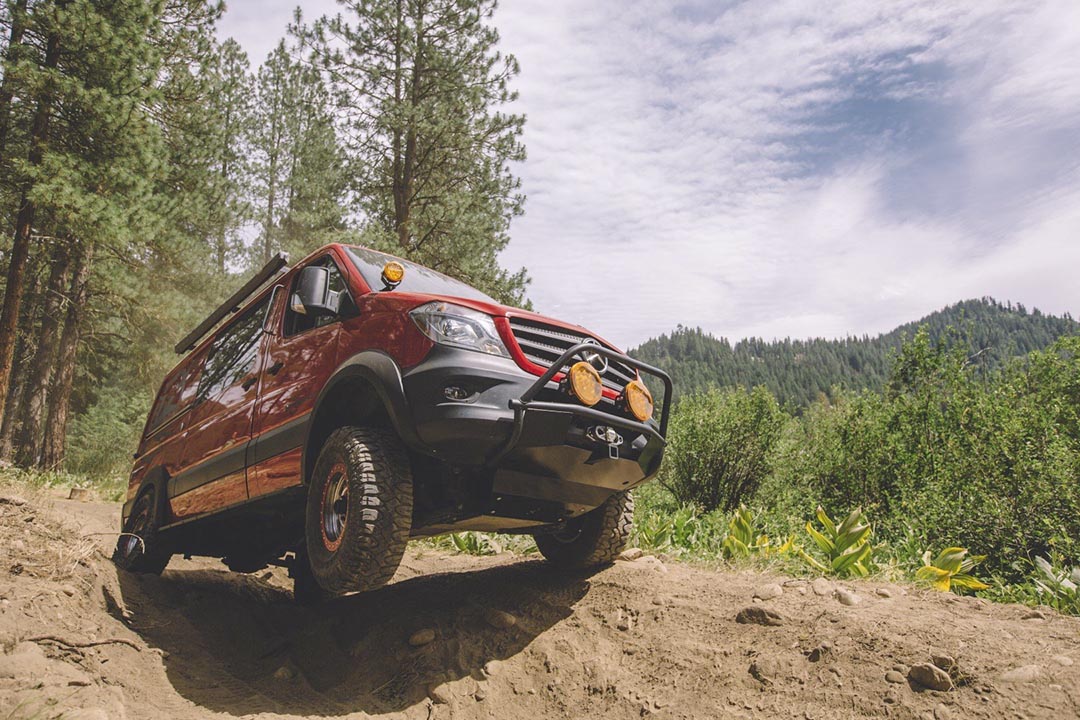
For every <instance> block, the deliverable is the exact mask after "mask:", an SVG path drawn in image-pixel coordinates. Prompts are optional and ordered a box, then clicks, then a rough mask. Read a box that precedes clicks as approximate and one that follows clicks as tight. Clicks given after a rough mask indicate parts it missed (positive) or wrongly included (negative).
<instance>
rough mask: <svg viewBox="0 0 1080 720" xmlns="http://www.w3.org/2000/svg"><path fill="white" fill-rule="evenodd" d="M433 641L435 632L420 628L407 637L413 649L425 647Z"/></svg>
mask: <svg viewBox="0 0 1080 720" xmlns="http://www.w3.org/2000/svg"><path fill="white" fill-rule="evenodd" d="M434 639H435V631H434V630H432V629H431V628H422V629H420V630H417V631H416V632H414V633H413V634H412V635H410V636H409V644H410V645H412V646H413V647H421V646H422V645H427V644H428V643H429V642H431V641H432V640H434Z"/></svg>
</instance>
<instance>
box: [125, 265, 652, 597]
mask: <svg viewBox="0 0 1080 720" xmlns="http://www.w3.org/2000/svg"><path fill="white" fill-rule="evenodd" d="M285 264H286V261H285V259H284V258H283V257H278V258H275V260H274V261H272V262H271V263H270V264H269V265H267V267H266V268H264V269H263V270H262V271H261V272H260V273H259V274H258V275H257V276H256V277H254V278H252V280H251V282H249V283H248V284H247V285H245V286H244V287H243V288H241V289H240V290H239V291H238V292H237V293H236V294H235V295H233V297H231V298H230V299H229V300H228V301H226V303H225V304H224V305H222V306H221V307H220V308H218V310H217V311H215V312H214V313H213V314H212V315H210V317H208V318H207V319H206V320H205V321H204V322H203V323H202V324H201V325H200V326H199V327H198V328H196V329H195V331H193V332H192V333H191V334H189V335H188V336H187V337H186V338H184V340H183V341H181V342H180V344H178V345H177V347H176V350H177V352H178V353H181V354H183V355H184V358H183V359H182V360H181V361H180V363H179V364H178V365H177V366H176V367H175V368H174V369H173V370H172V372H170V373H169V374H168V376H167V377H166V378H165V381H164V382H163V383H162V386H161V390H160V391H159V392H158V395H157V398H156V400H155V401H154V404H153V407H152V408H151V410H150V414H149V417H148V418H147V421H146V427H145V430H144V431H143V435H142V440H141V441H140V443H139V448H138V452H137V453H136V455H135V458H136V459H135V465H134V468H133V469H132V472H131V480H130V484H129V487H128V492H127V501H126V502H125V503H124V506H123V511H122V517H121V526H122V530H123V532H122V534H121V536H120V539H119V541H118V543H117V548H116V552H115V555H114V557H115V560H116V561H117V563H119V564H120V565H121V566H122V567H124V568H126V569H129V570H132V571H135V572H153V573H160V572H161V571H162V570H163V569H164V568H165V565H166V564H167V563H168V561H169V558H170V557H171V556H172V555H173V554H176V553H182V554H184V555H206V556H211V557H221V558H222V559H223V560H224V562H225V564H226V565H227V566H228V567H229V568H231V569H233V570H236V571H240V572H253V571H255V570H258V569H261V568H264V567H266V566H267V565H268V564H284V565H286V566H287V567H289V571H290V575H291V576H292V577H293V578H294V582H295V588H296V594H297V597H298V599H304V598H308V599H311V598H317V597H320V596H324V595H334V594H340V593H344V592H350V591H356V590H368V589H372V588H376V587H378V586H380V585H382V584H384V583H385V582H387V581H388V580H389V579H390V577H391V576H392V575H393V574H394V571H395V570H396V569H397V566H398V563H399V562H400V560H401V557H402V554H403V552H404V550H405V545H406V543H407V542H408V540H409V538H410V537H422V536H431V535H438V534H442V533H450V532H458V531H462V530H483V531H489V532H504V533H529V534H532V535H534V536H535V538H536V544H537V547H538V548H539V549H540V551H541V553H542V554H543V555H544V556H545V557H546V558H547V559H548V560H550V561H552V562H555V563H559V564H562V565H566V566H575V567H582V566H589V565H595V564H601V563H605V562H609V561H611V560H612V559H614V557H615V555H616V554H617V553H618V552H619V551H620V550H621V549H622V548H623V547H624V545H625V542H626V539H627V536H628V533H629V531H630V525H631V520H632V514H633V512H632V511H633V502H632V499H631V497H630V490H631V489H633V488H634V487H636V486H638V485H640V484H641V483H643V482H645V481H647V480H649V479H651V478H652V477H654V476H655V474H656V472H657V470H658V469H659V467H660V461H661V458H662V457H663V452H664V444H665V443H664V436H665V432H666V427H667V420H668V415H669V410H670V398H671V394H672V393H671V389H672V388H671V380H670V378H669V377H668V376H667V375H666V374H664V373H663V372H662V371H660V370H658V369H656V368H653V367H650V366H648V365H646V364H644V363H642V362H639V361H637V360H634V359H632V358H630V357H628V356H627V355H625V354H623V353H621V352H619V351H618V350H617V349H616V348H614V347H613V346H612V345H610V344H609V343H607V342H604V341H603V340H601V339H600V338H598V337H597V336H595V335H593V334H592V333H590V332H588V331H587V330H584V329H583V328H580V327H577V326H575V325H570V324H567V323H564V322H560V321H558V320H553V319H551V318H547V317H543V316H541V315H537V314H535V313H531V312H527V311H524V310H518V309H515V308H510V307H505V306H503V305H500V304H498V303H497V302H495V301H494V300H492V299H491V298H490V297H487V296H486V295H484V294H483V293H481V292H480V291H478V290H476V289H475V288H472V287H470V286H468V285H466V284H464V283H461V282H458V281H456V280H453V279H451V278H449V277H447V276H445V275H442V274H440V273H437V272H435V271H433V270H430V269H428V268H425V267H422V266H420V265H416V264H414V263H410V262H408V261H405V260H401V259H399V258H395V257H392V256H389V255H385V254H383V253H379V252H376V251H373V250H370V249H367V248H363V247H354V246H346V245H329V246H327V247H325V248H322V249H321V250H319V251H317V252H315V253H313V254H312V255H311V256H309V257H308V258H306V259H304V260H303V261H302V262H300V263H298V264H297V265H296V266H295V267H292V268H287V267H285ZM642 373H644V374H646V375H650V376H652V377H654V378H656V380H657V381H658V384H657V387H658V388H659V387H663V403H662V410H661V412H660V414H659V416H658V417H654V402H653V397H652V395H651V393H650V390H649V388H648V387H647V386H646V385H645V383H644V382H643V381H642Z"/></svg>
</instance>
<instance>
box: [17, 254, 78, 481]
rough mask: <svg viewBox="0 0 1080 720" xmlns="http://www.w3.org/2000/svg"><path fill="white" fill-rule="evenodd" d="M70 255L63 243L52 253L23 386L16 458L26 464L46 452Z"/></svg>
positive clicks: (35, 461)
mask: <svg viewBox="0 0 1080 720" xmlns="http://www.w3.org/2000/svg"><path fill="white" fill-rule="evenodd" d="M69 265H70V258H69V255H68V252H67V248H65V247H63V246H60V247H57V248H55V249H54V251H53V253H52V258H51V263H50V268H49V280H48V282H47V283H46V284H45V295H44V297H43V298H42V301H41V330H40V332H39V333H38V336H37V346H36V348H35V350H34V356H33V360H31V362H30V371H29V373H28V374H27V377H26V386H25V388H24V390H23V392H24V398H25V399H24V400H23V402H22V412H21V415H22V422H21V423H19V431H18V434H17V435H16V440H15V462H16V464H18V465H20V466H22V467H39V466H40V462H41V454H42V444H43V443H42V431H43V430H44V428H45V417H46V412H47V410H48V408H47V406H46V402H47V398H48V395H49V390H50V388H49V381H50V380H51V379H52V375H53V368H54V365H55V362H56V351H57V343H58V341H59V337H58V335H59V331H60V326H61V311H62V309H63V304H64V302H63V301H64V295H65V293H66V291H67V289H68V287H67V285H68V282H67V279H68V277H67V276H68V267H69Z"/></svg>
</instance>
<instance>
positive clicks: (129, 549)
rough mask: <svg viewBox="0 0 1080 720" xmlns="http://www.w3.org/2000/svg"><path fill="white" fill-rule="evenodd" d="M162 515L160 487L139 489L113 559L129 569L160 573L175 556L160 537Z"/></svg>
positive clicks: (136, 571)
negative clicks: (158, 489)
mask: <svg viewBox="0 0 1080 720" xmlns="http://www.w3.org/2000/svg"><path fill="white" fill-rule="evenodd" d="M162 514H163V513H162V501H161V500H160V499H159V497H158V491H157V487H156V486H155V485H148V486H147V487H146V488H145V489H143V490H142V491H140V492H139V496H138V498H137V499H136V500H135V504H134V505H133V506H132V507H131V514H130V515H128V519H127V522H125V523H124V530H123V532H121V533H120V537H119V538H117V540H116V549H115V550H113V562H115V563H116V564H117V565H118V566H119V567H121V568H123V569H124V570H128V571H130V572H134V573H150V574H152V575H160V574H161V573H162V572H163V571H164V570H165V566H166V565H168V564H169V559H170V558H171V557H172V553H171V552H169V550H168V548H166V547H165V545H164V543H162V542H161V539H160V538H159V537H158V528H159V527H160V526H161V516H162Z"/></svg>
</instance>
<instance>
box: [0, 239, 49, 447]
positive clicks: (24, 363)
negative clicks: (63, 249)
mask: <svg viewBox="0 0 1080 720" xmlns="http://www.w3.org/2000/svg"><path fill="white" fill-rule="evenodd" d="M27 276H28V280H27V283H28V285H27V288H26V290H25V296H26V298H27V299H28V301H27V302H24V303H23V304H22V306H23V309H22V313H21V317H20V318H19V333H18V338H17V340H16V345H15V361H14V367H13V369H12V372H11V387H12V388H13V389H14V391H13V392H12V395H11V402H9V403H8V405H7V412H5V413H4V420H3V423H2V424H0V460H2V461H4V462H10V461H11V456H12V453H13V452H14V448H15V433H16V431H17V430H18V428H19V423H18V420H19V418H20V417H21V415H22V401H23V397H24V393H22V392H20V391H19V388H23V387H25V386H26V376H27V374H28V373H29V371H30V356H31V355H33V354H34V347H33V344H34V343H33V339H34V333H33V331H32V330H33V328H35V327H37V325H38V323H39V321H40V317H39V316H38V313H37V311H38V306H39V305H40V303H38V302H37V298H38V296H39V295H40V294H41V280H40V277H39V276H40V273H39V272H38V270H37V268H36V267H35V261H34V259H33V258H31V260H30V267H29V268H28V269H27Z"/></svg>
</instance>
